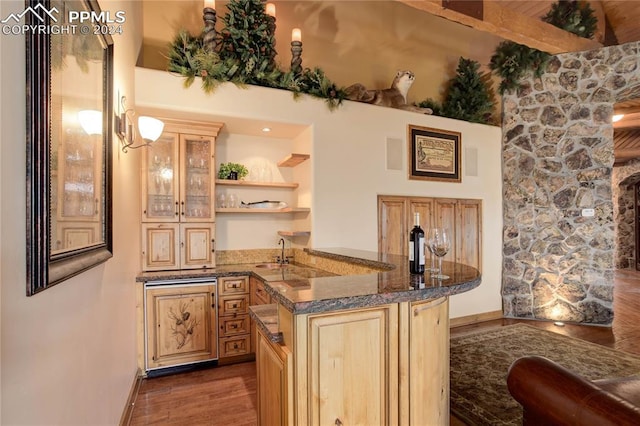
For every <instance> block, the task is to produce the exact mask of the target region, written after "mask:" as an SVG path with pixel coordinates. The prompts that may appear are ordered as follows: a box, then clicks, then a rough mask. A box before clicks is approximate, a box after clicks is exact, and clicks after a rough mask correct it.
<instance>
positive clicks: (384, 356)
mask: <svg viewBox="0 0 640 426" xmlns="http://www.w3.org/2000/svg"><path fill="white" fill-rule="evenodd" d="M308 333H309V335H308V336H307V338H308V339H309V345H308V347H309V348H311V350H310V351H309V353H308V359H307V362H308V367H307V368H308V374H309V376H308V377H307V378H306V380H307V382H308V389H309V394H308V395H307V400H306V404H308V411H307V412H308V415H309V418H308V419H307V420H306V421H304V422H302V423H304V424H310V425H386V424H397V421H398V417H397V416H398V411H397V409H398V407H397V389H398V352H397V351H394V350H391V348H395V347H397V344H398V310H397V305H392V306H383V307H377V308H372V309H366V310H358V311H350V312H337V313H332V314H321V315H310V316H309V319H308ZM299 371H300V370H299Z"/></svg>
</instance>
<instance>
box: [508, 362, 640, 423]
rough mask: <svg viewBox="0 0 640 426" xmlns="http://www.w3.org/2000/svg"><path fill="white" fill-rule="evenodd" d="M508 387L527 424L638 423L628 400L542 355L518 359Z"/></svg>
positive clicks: (639, 415)
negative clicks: (522, 411)
mask: <svg viewBox="0 0 640 426" xmlns="http://www.w3.org/2000/svg"><path fill="white" fill-rule="evenodd" d="M507 387H508V388H509V392H510V393H511V395H512V396H513V397H514V398H515V399H516V401H518V402H519V403H520V404H521V405H522V408H523V409H524V418H523V424H524V425H558V426H564V425H567V426H568V425H576V426H577V425H580V426H591V425H593V426H609V425H610V426H621V425H639V424H640V410H639V409H638V407H636V406H635V405H633V404H631V403H630V402H629V401H627V400H625V399H623V398H621V397H619V396H617V395H615V394H613V393H611V392H608V391H606V390H604V389H602V388H601V387H600V386H598V385H597V384H596V383H594V382H592V381H589V380H586V379H584V378H582V377H580V376H578V375H576V374H574V373H572V372H571V371H569V370H567V369H566V368H564V367H562V366H560V365H559V364H557V363H555V362H553V361H551V360H549V359H547V358H544V357H540V356H527V357H523V358H520V359H517V360H516V361H515V362H514V363H513V364H512V365H511V367H510V368H509V372H508V375H507Z"/></svg>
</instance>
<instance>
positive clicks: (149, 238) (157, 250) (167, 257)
mask: <svg viewBox="0 0 640 426" xmlns="http://www.w3.org/2000/svg"><path fill="white" fill-rule="evenodd" d="M179 232H180V227H179V225H178V224H177V223H175V224H174V223H153V224H152V223H143V224H142V268H143V269H144V270H145V271H160V270H166V269H178V268H179V267H180V256H179V240H180V235H178V234H179Z"/></svg>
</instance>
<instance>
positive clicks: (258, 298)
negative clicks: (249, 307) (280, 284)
mask: <svg viewBox="0 0 640 426" xmlns="http://www.w3.org/2000/svg"><path fill="white" fill-rule="evenodd" d="M269 303H271V296H270V295H269V293H267V291H266V290H265V289H264V283H263V282H262V281H260V280H256V281H255V288H254V289H253V304H254V305H266V304H269Z"/></svg>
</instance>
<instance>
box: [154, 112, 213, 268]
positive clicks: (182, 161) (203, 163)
mask: <svg viewBox="0 0 640 426" xmlns="http://www.w3.org/2000/svg"><path fill="white" fill-rule="evenodd" d="M162 120H163V121H164V123H165V127H164V132H163V134H162V135H161V136H160V138H158V140H157V141H155V142H153V143H152V144H151V145H149V146H148V147H147V148H146V149H145V150H144V153H143V160H142V161H143V163H142V232H143V235H142V250H143V253H142V256H143V261H142V266H143V270H145V271H154V270H171V269H195V268H211V267H214V266H215V209H214V200H215V161H214V151H215V139H216V136H217V135H218V132H219V130H220V128H221V127H222V124H221V123H204V122H189V121H179V120H169V119H162Z"/></svg>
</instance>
